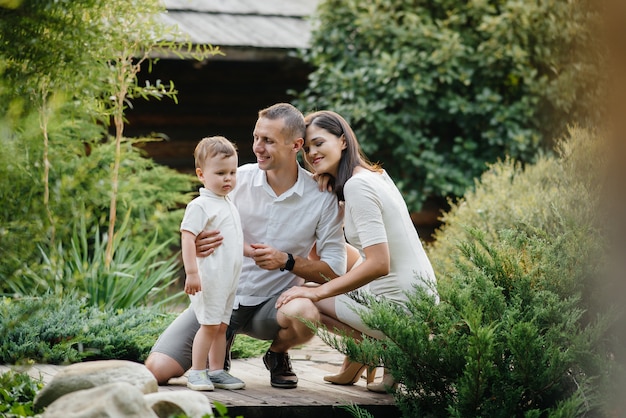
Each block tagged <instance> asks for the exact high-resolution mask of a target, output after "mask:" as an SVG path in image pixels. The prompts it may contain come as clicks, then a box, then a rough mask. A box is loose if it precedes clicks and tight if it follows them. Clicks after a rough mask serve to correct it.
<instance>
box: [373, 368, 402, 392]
mask: <svg viewBox="0 0 626 418" xmlns="http://www.w3.org/2000/svg"><path fill="white" fill-rule="evenodd" d="M373 380H374V377H373V376H372V382H369V381H368V383H367V390H369V391H372V392H378V393H387V392H391V391H395V390H396V388H397V387H398V383H397V382H396V381H395V380H394V378H393V376H392V375H391V373H389V371H388V370H387V369H385V371H384V372H383V378H382V380H381V381H380V382H375V383H374V382H373Z"/></svg>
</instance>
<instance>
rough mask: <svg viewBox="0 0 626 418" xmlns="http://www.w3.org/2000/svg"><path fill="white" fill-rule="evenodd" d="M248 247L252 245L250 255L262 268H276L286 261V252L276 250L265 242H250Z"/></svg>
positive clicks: (282, 265) (283, 264)
mask: <svg viewBox="0 0 626 418" xmlns="http://www.w3.org/2000/svg"><path fill="white" fill-rule="evenodd" d="M250 247H252V255H251V257H252V258H253V259H254V262H255V263H256V265H257V266H259V267H261V268H262V269H265V270H276V269H279V268H281V267H284V266H285V263H287V253H284V252H282V251H278V250H277V249H276V248H273V247H270V246H269V245H265V244H250Z"/></svg>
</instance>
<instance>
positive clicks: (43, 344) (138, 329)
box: [0, 293, 174, 364]
mask: <svg viewBox="0 0 626 418" xmlns="http://www.w3.org/2000/svg"><path fill="white" fill-rule="evenodd" d="M71 296H72V295H65V297H60V296H59V295H55V294H53V293H48V294H45V295H44V296H42V297H39V298H26V299H8V298H4V299H3V300H2V301H1V302H2V303H1V304H0V314H1V315H0V331H1V333H2V335H3V338H2V341H0V362H1V363H3V364H22V363H24V362H28V361H33V362H37V363H47V364H69V363H77V362H80V361H83V360H108V359H122V360H130V361H136V362H143V361H144V360H145V359H146V357H147V356H148V354H149V352H150V348H151V347H152V345H153V344H154V342H155V341H156V339H157V338H158V336H159V335H160V334H161V333H162V332H163V331H164V330H165V328H166V327H167V325H168V324H169V322H171V321H172V320H173V318H174V315H172V314H163V313H162V312H161V311H159V310H157V309H155V308H129V309H115V310H114V309H108V310H104V311H102V310H100V309H98V308H97V307H92V306H88V305H87V304H86V301H85V300H84V299H81V298H79V297H76V296H75V297H71Z"/></svg>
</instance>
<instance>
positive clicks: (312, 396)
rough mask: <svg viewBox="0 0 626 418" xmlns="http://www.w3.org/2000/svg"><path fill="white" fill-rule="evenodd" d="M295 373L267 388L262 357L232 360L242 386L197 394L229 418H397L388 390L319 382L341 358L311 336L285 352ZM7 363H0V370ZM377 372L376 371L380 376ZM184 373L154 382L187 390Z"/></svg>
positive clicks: (42, 369)
mask: <svg viewBox="0 0 626 418" xmlns="http://www.w3.org/2000/svg"><path fill="white" fill-rule="evenodd" d="M289 354H290V356H291V363H292V366H293V368H294V371H295V372H296V374H297V375H298V379H299V382H298V387H297V388H295V389H277V388H273V387H271V386H270V382H269V372H268V371H267V370H266V369H265V366H264V365H263V361H262V359H261V358H260V357H259V358H250V359H235V360H233V362H232V367H231V374H232V375H234V376H236V377H238V378H240V379H242V380H243V381H245V382H246V388H245V389H243V390H223V389H215V391H212V392H202V393H205V394H206V396H207V397H208V398H209V399H210V400H211V401H217V402H219V403H221V404H223V405H225V406H226V407H227V408H228V413H229V416H230V417H231V418H234V417H236V416H239V415H241V416H243V417H244V418H261V417H275V418H283V417H285V418H286V417H298V418H301V417H302V418H306V417H316V418H326V417H331V418H339V417H341V418H343V417H352V415H351V414H350V413H349V412H347V411H346V410H345V409H343V408H340V406H342V405H350V404H354V405H358V406H360V407H362V408H364V409H366V410H367V411H369V412H370V413H371V414H373V415H374V416H375V417H385V418H392V417H399V416H400V413H399V411H398V409H397V408H396V407H395V404H394V399H393V396H392V395H389V394H379V393H374V392H370V391H368V390H367V389H366V387H365V380H364V379H361V380H360V381H359V382H357V383H356V384H355V385H352V386H339V385H333V384H330V383H327V382H325V381H324V380H323V376H324V375H326V374H331V373H335V372H336V371H337V370H339V367H340V365H341V362H342V359H343V356H342V355H341V354H340V353H338V352H337V351H335V350H334V349H332V348H330V347H328V346H326V345H325V344H324V343H323V342H322V341H321V340H319V339H317V338H315V339H314V340H313V341H311V342H310V343H309V344H307V345H305V346H302V347H300V348H298V349H293V350H291V351H290V352H289ZM62 367H63V366H53V365H35V366H33V367H31V368H30V369H29V370H28V373H29V375H31V376H32V377H34V378H39V377H41V378H43V381H44V382H49V381H50V380H51V379H52V377H53V376H54V374H55V373H56V372H57V371H58V370H60V369H61V368H62ZM8 369H9V366H0V372H4V371H6V370H8ZM381 373H382V371H381V370H379V371H378V374H379V375H380V374H381ZM186 383H187V379H186V378H185V377H181V378H176V379H171V380H170V382H169V384H168V385H165V386H159V391H177V390H189V389H187V387H186Z"/></svg>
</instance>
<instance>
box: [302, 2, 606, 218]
mask: <svg viewBox="0 0 626 418" xmlns="http://www.w3.org/2000/svg"><path fill="white" fill-rule="evenodd" d="M595 21H596V18H595V15H594V14H593V12H592V11H591V10H590V7H589V2H587V1H585V0H580V1H570V2H563V1H559V0H550V1H543V2H531V1H524V0H505V1H500V0H498V1H496V0H480V1H469V2H468V1H464V0H437V1H428V2H426V1H422V0H378V1H374V2H363V1H358V0H348V1H343V0H341V1H339V0H326V1H324V2H321V4H320V7H319V9H318V13H317V16H316V19H315V20H314V31H313V34H312V39H311V48H310V49H308V50H306V51H304V52H303V54H302V55H303V58H304V59H305V61H307V62H309V63H310V64H311V65H312V66H313V68H314V71H313V73H312V74H311V76H310V77H309V78H310V81H309V85H308V88H307V89H306V90H305V91H304V92H303V93H302V94H301V95H300V97H299V99H298V100H297V101H296V104H297V106H298V107H300V108H301V109H303V110H304V111H310V110H316V109H320V108H328V109H331V110H335V111H337V112H339V113H341V114H343V115H344V116H345V117H346V118H347V119H348V121H349V122H350V123H351V124H352V126H353V128H354V129H355V131H356V133H357V136H358V137H359V139H360V141H361V143H362V146H363V149H364V151H365V152H366V153H367V154H368V156H369V157H370V158H371V159H372V160H374V161H380V162H382V163H383V164H384V165H385V168H386V169H387V170H388V171H389V173H390V174H391V176H392V177H393V178H394V180H395V181H396V182H397V183H398V184H399V186H400V188H401V190H402V191H403V194H404V196H405V199H406V200H407V203H408V204H409V207H410V208H412V209H419V207H420V206H421V204H422V203H423V202H424V200H425V199H427V198H429V197H435V198H437V197H439V198H441V197H455V196H461V195H463V193H464V192H465V191H466V190H467V189H468V188H470V187H471V186H472V182H473V179H474V178H475V177H478V176H479V175H480V174H481V173H482V172H483V171H484V169H485V163H493V162H495V161H496V160H497V159H498V158H504V157H505V156H510V157H512V158H515V159H516V160H520V161H532V160H533V158H534V156H535V154H536V153H537V151H538V150H539V149H540V147H541V146H542V145H544V146H548V145H549V144H550V143H551V140H552V138H554V137H555V136H557V137H558V136H560V135H561V133H563V132H564V131H565V129H566V126H567V124H568V123H571V122H572V121H577V122H579V123H583V122H585V123H586V122H590V121H593V120H594V118H596V117H598V116H599V115H600V114H601V113H599V112H600V107H599V104H600V103H601V102H600V100H601V98H602V96H601V95H600V94H599V93H598V92H599V91H600V87H599V85H600V84H601V80H600V78H601V77H602V74H603V71H601V70H600V69H599V68H600V66H601V65H602V64H601V63H602V53H603V48H602V46H601V45H596V44H595V42H596V40H595V37H594V36H593V34H594V32H593V31H594V25H595V24H596V22H595ZM548 148H549V147H548Z"/></svg>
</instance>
